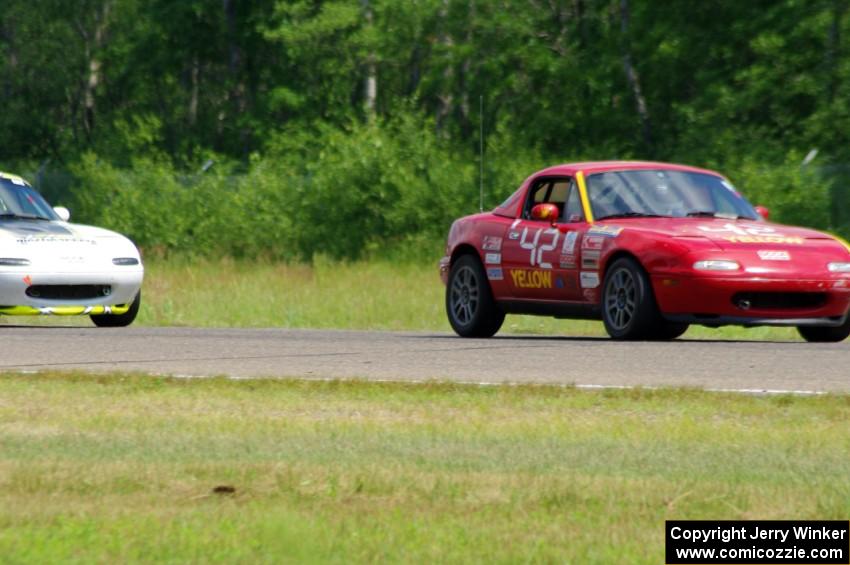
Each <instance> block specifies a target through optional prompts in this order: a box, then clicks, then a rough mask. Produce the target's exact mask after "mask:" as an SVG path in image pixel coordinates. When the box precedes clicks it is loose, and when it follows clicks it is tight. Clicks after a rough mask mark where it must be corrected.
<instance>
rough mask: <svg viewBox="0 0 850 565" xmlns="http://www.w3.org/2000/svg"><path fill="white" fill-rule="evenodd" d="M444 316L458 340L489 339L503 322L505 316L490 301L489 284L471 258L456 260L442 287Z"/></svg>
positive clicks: (474, 259) (473, 257)
mask: <svg viewBox="0 0 850 565" xmlns="http://www.w3.org/2000/svg"><path fill="white" fill-rule="evenodd" d="M446 314H447V315H448V317H449V323H450V324H451V325H452V329H454V331H455V332H456V333H457V335H459V336H461V337H491V336H492V335H494V334H495V333H496V332H497V331H499V328H501V327H502V322H504V321H505V313H504V312H503V311H502V309H501V308H500V307H499V305H498V304H496V301H495V300H493V291H492V290H491V289H490V282H489V281H488V280H487V275H486V273H485V272H484V267H482V266H481V261H479V259H478V257H475V256H473V255H463V256H461V257H460V258H458V260H457V261H455V263H454V264H453V265H452V268H451V270H450V271H449V281H448V284H447V285H446Z"/></svg>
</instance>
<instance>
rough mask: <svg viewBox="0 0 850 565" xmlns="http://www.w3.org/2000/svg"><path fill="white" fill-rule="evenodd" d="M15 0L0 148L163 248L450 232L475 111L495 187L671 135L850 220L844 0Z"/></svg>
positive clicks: (636, 150) (356, 244)
mask: <svg viewBox="0 0 850 565" xmlns="http://www.w3.org/2000/svg"><path fill="white" fill-rule="evenodd" d="M3 7H4V9H3V10H2V11H0V104H2V108H3V111H2V112H0V164H2V166H3V168H4V169H7V170H12V171H15V172H18V173H21V174H24V175H26V176H28V177H29V178H30V180H31V181H32V182H34V183H35V184H36V185H37V186H38V187H39V188H40V189H41V190H42V191H43V192H44V193H45V194H46V195H47V196H48V197H49V198H50V199H51V200H53V201H54V203H62V204H66V205H69V207H71V208H72V212H73V213H74V216H75V219H77V220H78V221H88V222H96V223H100V224H103V225H107V226H110V227H114V228H117V229H119V230H123V231H125V232H128V233H129V234H130V235H131V236H132V237H134V238H135V239H136V240H137V241H138V243H140V244H141V245H143V246H144V247H145V248H147V249H158V250H161V251H163V252H171V251H184V252H190V253H212V254H219V253H221V254H229V255H237V256H257V255H265V256H272V257H277V258H285V259H297V258H302V259H303V258H306V259H309V258H310V257H312V256H313V255H314V254H316V253H324V254H329V255H332V256H339V257H357V256H360V255H363V254H364V253H366V254H368V253H373V252H381V251H382V250H386V249H390V248H393V247H398V246H401V247H410V246H414V247H425V248H429V249H434V248H435V247H434V243H435V242H436V244H439V240H440V239H441V238H442V237H443V236H444V234H445V232H446V230H447V228H448V225H449V223H450V222H451V220H452V218H454V217H456V216H458V215H460V214H463V213H468V212H472V211H475V210H476V209H477V205H478V187H477V183H478V178H477V175H478V152H477V148H478V145H479V143H480V141H481V140H480V139H479V133H478V132H479V126H480V125H481V121H482V120H483V125H484V131H485V141H486V147H487V151H486V162H485V165H486V166H485V185H486V187H487V197H486V202H485V205H486V206H488V207H489V206H492V205H494V204H496V203H497V202H498V201H499V200H500V199H501V198H503V197H504V196H505V195H507V194H508V193H510V192H511V191H512V190H513V189H515V188H516V186H517V185H518V184H519V183H520V182H521V181H522V179H523V177H524V176H526V175H527V174H529V173H531V172H533V170H535V169H537V168H539V167H542V166H545V165H549V164H553V163H557V162H567V161H574V160H581V159H607V158H636V159H659V160H669V161H678V162H685V163H690V164H695V165H702V166H707V167H713V168H717V169H719V170H721V171H723V172H724V173H726V174H727V175H728V176H729V177H730V178H731V179H732V180H733V182H735V183H736V185H738V187H739V188H740V189H741V190H742V191H743V192H744V193H745V194H747V195H748V196H749V197H750V199H751V200H755V201H758V203H762V204H765V205H767V206H769V207H771V208H772V211H773V213H774V216H775V217H776V218H778V219H779V220H782V221H789V222H798V223H802V224H806V225H813V226H817V227H821V228H827V229H835V230H839V231H843V232H844V233H845V234H846V233H848V232H850V202H849V201H850V191H848V190H847V189H846V188H845V186H846V185H847V180H848V178H850V167H848V166H847V165H846V164H847V163H850V143H848V132H850V58H848V52H850V45H848V41H850V38H848V32H850V10H848V8H850V2H848V0H748V1H747V2H740V1H738V0H706V1H702V2H693V1H691V0H665V1H664V2H657V1H650V0H489V1H484V0H327V1H319V0H251V1H249V0H180V1H179V2H174V1H172V0H4V1H3ZM482 98H483V101H484V113H483V115H480V114H479V101H480V100H481V99H482ZM812 149H816V150H817V156H816V157H815V158H814V159H811V158H809V159H806V157H807V156H808V157H811V154H810V151H811V150H812ZM804 161H806V162H807V164H805V165H804V164H803V163H804ZM429 246H430V247H429Z"/></svg>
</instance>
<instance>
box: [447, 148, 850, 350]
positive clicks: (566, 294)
mask: <svg viewBox="0 0 850 565" xmlns="http://www.w3.org/2000/svg"><path fill="white" fill-rule="evenodd" d="M766 217H767V210H765V209H763V208H760V207H759V208H754V207H753V206H752V205H750V204H749V203H748V202H747V201H746V200H745V199H744V198H743V196H741V195H740V194H739V193H738V191H737V190H736V189H735V187H734V186H732V184H731V183H730V182H729V181H728V180H727V179H726V178H724V177H723V176H722V175H720V174H718V173H716V172H713V171H709V170H705V169H699V168H695V167H688V166H683V165H672V164H667V163H651V162H620V161H602V162H594V163H573V164H567V165H558V166H555V167H550V168H548V169H544V170H542V171H540V172H537V173H535V174H533V175H531V176H530V177H528V179H526V181H525V182H524V183H522V186H520V187H519V189H518V190H517V191H516V192H514V193H513V195H511V196H510V197H509V198H508V199H507V200H506V201H505V202H504V203H502V204H501V205H500V206H499V207H497V208H496V209H494V210H493V211H491V212H486V213H481V214H475V215H472V216H466V217H463V218H460V219H458V220H456V221H455V222H454V223H453V224H452V227H451V230H450V231H449V238H448V244H447V245H446V255H445V257H443V258H442V259H441V260H440V276H441V278H442V279H443V282H444V283H445V284H446V312H447V314H448V317H449V322H450V323H451V325H452V328H454V330H455V331H456V332H457V333H458V334H459V335H461V336H465V337H466V336H470V337H471V336H476V337H489V336H492V335H493V334H495V333H496V332H497V331H498V330H499V328H500V327H501V325H502V322H503V321H504V318H505V314H537V315H544V316H554V317H557V318H583V319H597V320H598V319H601V320H602V321H603V322H604V324H605V329H606V331H607V332H608V334H609V335H610V336H611V337H612V338H614V339H674V338H676V337H678V336H680V335H682V333H684V332H685V330H687V328H688V325H689V324H702V325H705V326H711V327H717V326H722V325H727V324H737V325H743V326H757V325H779V326H796V327H797V329H798V331H799V332H800V334H801V335H802V336H803V337H804V338H805V339H806V340H808V341H827V342H829V341H841V340H843V339H845V338H846V337H847V336H848V335H850V315H848V309H850V245H848V244H847V242H845V241H843V240H841V239H840V238H837V237H834V236H831V235H828V234H825V233H822V232H818V231H815V230H811V229H806V228H799V227H791V226H785V225H780V224H773V223H769V222H767V221H766Z"/></svg>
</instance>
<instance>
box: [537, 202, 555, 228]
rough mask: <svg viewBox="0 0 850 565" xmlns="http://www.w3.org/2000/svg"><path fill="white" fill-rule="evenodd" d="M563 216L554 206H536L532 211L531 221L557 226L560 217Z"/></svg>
mask: <svg viewBox="0 0 850 565" xmlns="http://www.w3.org/2000/svg"><path fill="white" fill-rule="evenodd" d="M560 215H561V212H560V210H558V207H557V206H555V205H554V204H549V203H546V204H535V205H534V208H532V209H531V219H532V220H539V221H541V222H549V223H550V224H553V225H554V224H555V222H556V221H558V216H560Z"/></svg>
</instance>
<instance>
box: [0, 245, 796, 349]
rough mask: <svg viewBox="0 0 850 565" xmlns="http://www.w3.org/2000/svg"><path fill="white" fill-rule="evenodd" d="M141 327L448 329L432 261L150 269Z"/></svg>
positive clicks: (529, 319)
mask: <svg viewBox="0 0 850 565" xmlns="http://www.w3.org/2000/svg"><path fill="white" fill-rule="evenodd" d="M143 297H144V300H143V303H142V310H141V312H140V314H139V318H138V320H137V323H138V324H142V325H149V326H197V327H286V328H341V329H374V330H427V331H441V332H451V328H450V327H449V324H448V321H447V320H446V314H445V310H444V287H443V284H442V283H441V282H440V279H439V276H438V274H437V265H436V260H434V261H431V262H430V263H429V262H428V261H422V262H418V263H413V262H410V261H401V262H390V261H386V260H384V261H369V262H358V263H335V262H331V261H329V260H319V261H317V262H316V263H315V264H314V265H299V264H283V263H269V262H258V261H250V262H238V261H233V260H220V261H205V260H192V261H181V260H176V261H169V262H166V261H163V260H155V261H148V262H147V263H146V277H145V283H144V287H143ZM0 323H5V324H21V323H23V324H59V325H76V324H81V323H82V324H87V323H88V320H81V319H75V318H67V319H43V318H40V319H33V318H30V319H25V318H8V317H7V318H2V317H0ZM501 332H503V333H531V334H551V335H576V336H604V335H605V330H604V329H603V327H602V323H601V322H587V321H574V320H556V319H554V318H546V317H537V316H508V318H507V319H506V320H505V324H504V326H503V327H502V330H501ZM683 337H684V338H685V339H694V338H696V339H771V340H785V341H788V340H800V338H799V336H798V335H797V332H796V331H795V330H794V329H792V328H767V327H764V328H752V329H745V328H738V327H726V328H720V329H709V328H703V327H693V328H691V329H690V330H688V332H687V333H686V334H685V335H684V336H683Z"/></svg>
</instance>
